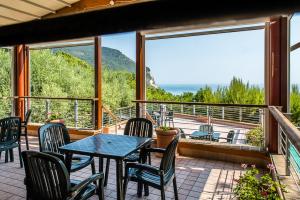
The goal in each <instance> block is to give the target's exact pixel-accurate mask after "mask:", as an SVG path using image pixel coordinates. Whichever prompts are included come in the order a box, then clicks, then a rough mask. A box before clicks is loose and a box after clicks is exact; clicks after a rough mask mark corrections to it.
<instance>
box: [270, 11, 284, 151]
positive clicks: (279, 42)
mask: <svg viewBox="0 0 300 200" xmlns="http://www.w3.org/2000/svg"><path fill="white" fill-rule="evenodd" d="M288 35H289V23H288V18H287V17H282V16H280V17H273V18H271V20H270V22H269V23H267V24H266V70H265V79H266V82H265V91H266V104H267V105H273V106H282V112H287V111H288V104H289V103H288V102H289V67H288V62H289V60H288V53H289V42H288V41H289V39H288ZM266 126H267V127H266V131H267V132H266V133H267V135H266V145H267V147H268V150H269V152H271V153H277V152H278V131H277V130H278V124H277V122H276V120H275V119H274V118H273V117H272V116H271V115H270V113H267V115H266Z"/></svg>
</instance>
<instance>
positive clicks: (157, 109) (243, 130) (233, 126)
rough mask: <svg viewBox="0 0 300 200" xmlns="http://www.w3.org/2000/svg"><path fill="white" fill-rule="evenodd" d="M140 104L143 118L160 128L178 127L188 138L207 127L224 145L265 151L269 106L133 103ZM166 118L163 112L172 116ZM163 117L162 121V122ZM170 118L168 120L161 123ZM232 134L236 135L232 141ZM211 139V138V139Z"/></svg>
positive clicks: (163, 102)
mask: <svg viewBox="0 0 300 200" xmlns="http://www.w3.org/2000/svg"><path fill="white" fill-rule="evenodd" d="M133 102H134V103H138V105H139V110H140V116H143V117H146V118H148V119H150V120H152V122H153V123H154V124H155V125H156V126H175V127H177V128H180V129H181V130H183V132H184V134H185V135H186V137H187V138H193V133H194V132H195V131H198V130H199V127H200V126H202V125H205V124H208V125H211V126H212V127H213V131H214V132H216V133H217V134H218V135H219V138H220V140H218V141H219V142H220V143H230V144H238V145H247V146H255V147H259V149H264V146H265V140H264V138H265V128H264V127H265V123H264V121H265V112H266V109H267V106H266V105H243V104H212V103H198V102H167V101H133ZM170 112H171V116H164V115H162V114H161V113H169V114H170ZM158 118H159V119H158ZM162 118H167V120H161V119H162ZM229 131H233V132H234V136H233V138H232V139H230V138H229ZM210 139H211V138H210Z"/></svg>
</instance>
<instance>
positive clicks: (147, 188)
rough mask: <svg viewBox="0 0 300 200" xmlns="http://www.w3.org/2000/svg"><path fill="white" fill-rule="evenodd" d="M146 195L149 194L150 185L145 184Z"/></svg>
mask: <svg viewBox="0 0 300 200" xmlns="http://www.w3.org/2000/svg"><path fill="white" fill-rule="evenodd" d="M144 190H145V196H149V185H146V184H144Z"/></svg>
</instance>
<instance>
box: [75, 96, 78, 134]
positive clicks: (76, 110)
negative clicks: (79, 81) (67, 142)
mask: <svg viewBox="0 0 300 200" xmlns="http://www.w3.org/2000/svg"><path fill="white" fill-rule="evenodd" d="M74 123H75V128H77V127H78V100H77V99H76V100H75V102H74Z"/></svg>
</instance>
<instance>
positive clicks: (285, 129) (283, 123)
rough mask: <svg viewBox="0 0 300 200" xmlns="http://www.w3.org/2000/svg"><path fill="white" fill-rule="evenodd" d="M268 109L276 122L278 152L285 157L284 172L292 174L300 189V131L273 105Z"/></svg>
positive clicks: (288, 174)
mask: <svg viewBox="0 0 300 200" xmlns="http://www.w3.org/2000/svg"><path fill="white" fill-rule="evenodd" d="M269 110H270V112H271V114H272V115H273V117H274V118H275V120H276V121H277V122H278V146H279V148H278V152H279V154H281V155H282V156H283V157H284V159H285V174H286V176H292V178H293V179H294V182H295V183H296V185H297V188H298V190H299V191H300V185H299V183H300V153H299V152H300V131H299V129H298V128H297V127H296V126H295V125H294V124H293V123H292V122H291V121H290V120H289V119H288V118H287V117H286V116H285V115H284V114H283V113H282V112H280V110H279V109H277V108H276V107H275V106H270V107H269Z"/></svg>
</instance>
